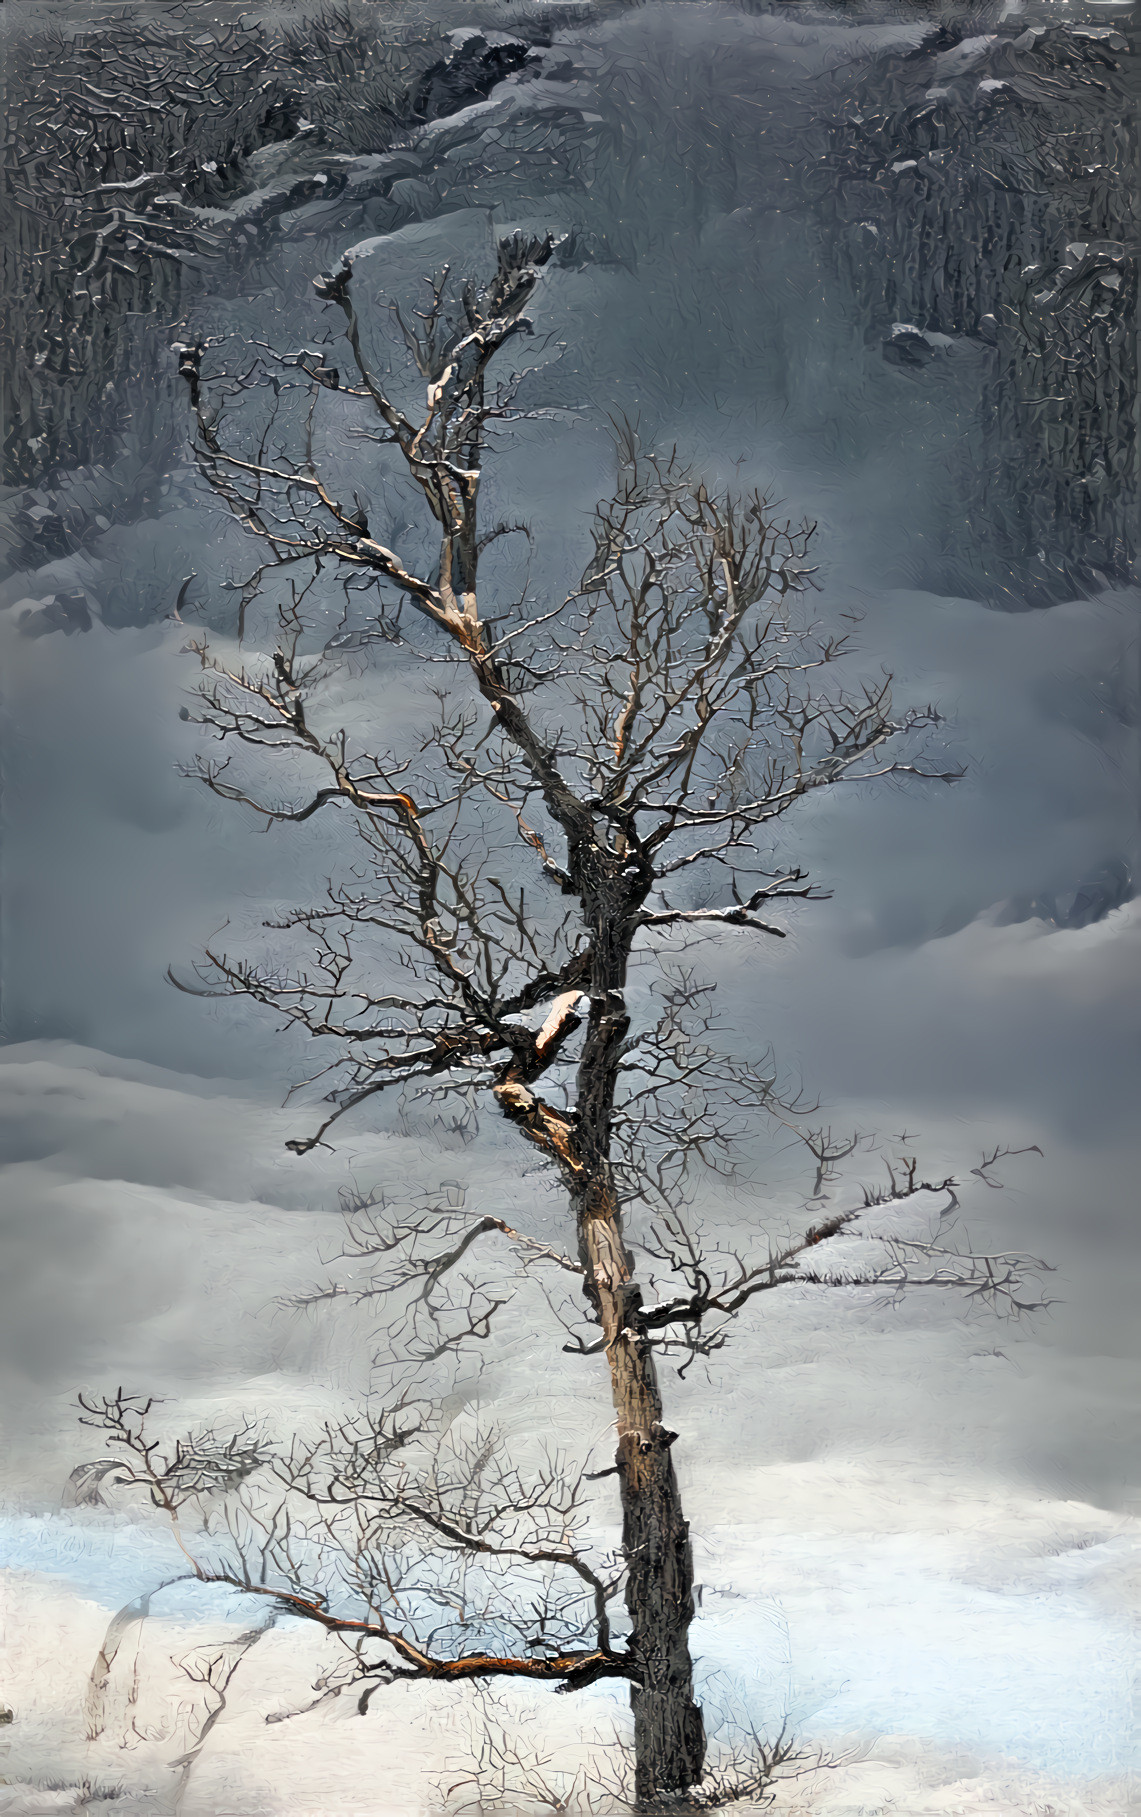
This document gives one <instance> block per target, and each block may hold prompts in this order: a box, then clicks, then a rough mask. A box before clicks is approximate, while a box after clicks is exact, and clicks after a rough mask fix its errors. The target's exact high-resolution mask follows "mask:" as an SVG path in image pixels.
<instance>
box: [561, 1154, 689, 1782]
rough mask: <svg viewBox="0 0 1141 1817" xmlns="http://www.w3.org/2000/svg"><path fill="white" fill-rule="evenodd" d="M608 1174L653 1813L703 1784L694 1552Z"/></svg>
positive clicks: (604, 1311)
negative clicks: (694, 1654) (692, 1639)
mask: <svg viewBox="0 0 1141 1817" xmlns="http://www.w3.org/2000/svg"><path fill="white" fill-rule="evenodd" d="M608 1171H609V1170H608V1169H607V1170H606V1174H605V1175H604V1177H603V1179H602V1180H599V1181H597V1182H596V1183H595V1185H594V1187H593V1188H592V1189H590V1190H588V1191H587V1192H586V1193H585V1194H584V1196H583V1199H582V1201H581V1203H580V1206H579V1237H580V1244H581V1252H582V1257H583V1263H584V1266H585V1267H586V1270H587V1283H588V1286H587V1291H588V1293H589V1294H590V1297H591V1299H592V1300H593V1301H594V1302H595V1304H596V1305H597V1308H598V1313H599V1317H600V1322H601V1325H602V1330H603V1333H604V1335H605V1338H606V1350H607V1355H608V1357H609V1360H610V1379H611V1387H612V1390H613V1395H614V1407H615V1411H616V1412H617V1415H618V1421H617V1425H618V1452H617V1458H616V1463H617V1469H618V1481H619V1486H620V1492H621V1498H622V1547H623V1551H624V1554H625V1557H626V1561H627V1581H626V1608H627V1610H628V1612H629V1616H630V1622H631V1634H630V1650H631V1652H632V1653H633V1654H634V1657H635V1658H636V1659H637V1661H638V1664H639V1666H640V1668H641V1683H640V1684H638V1685H635V1686H634V1687H633V1689H632V1691H631V1699H630V1701H631V1705H632V1708H633V1711H634V1750H635V1763H636V1764H635V1795H636V1797H637V1800H638V1803H639V1805H640V1806H650V1805H653V1804H657V1803H661V1802H663V1801H666V1802H668V1801H670V1800H673V1799H677V1798H679V1797H684V1795H685V1793H686V1792H687V1791H688V1790H689V1788H690V1786H692V1785H693V1784H694V1783H695V1782H696V1781H697V1780H699V1779H700V1778H701V1773H702V1764H703V1761H704V1757H705V1727H704V1724H703V1722H702V1719H701V1711H700V1709H699V1708H698V1706H697V1704H696V1703H695V1702H694V1700H693V1661H692V1660H691V1658H690V1653H689V1627H690V1623H691V1622H692V1620H693V1613H694V1608H693V1552H692V1548H691V1547H690V1543H689V1525H688V1523H687V1521H686V1520H685V1517H684V1515H683V1513H682V1506H681V1494H680V1491H679V1489H678V1483H677V1477H676V1475H675V1474H674V1467H673V1459H672V1458H671V1456H670V1446H671V1445H672V1443H673V1441H674V1439H675V1437H676V1436H677V1435H676V1433H673V1432H667V1431H666V1430H665V1428H664V1426H663V1425H662V1401H661V1392H660V1390H659V1387H658V1380H657V1371H656V1369H655V1367H654V1358H653V1352H652V1350H651V1349H650V1345H649V1341H648V1339H647V1337H646V1335H645V1333H644V1331H643V1330H642V1329H641V1322H640V1319H639V1312H640V1309H641V1301H642V1296H641V1290H640V1289H639V1288H638V1287H637V1286H636V1285H635V1284H634V1283H633V1282H632V1281H631V1278H630V1277H631V1274H632V1272H633V1270H632V1264H631V1259H630V1255H629V1252H628V1250H627V1249H626V1245H625V1243H624V1242H623V1239H622V1229H621V1222H620V1214H619V1209H618V1202H617V1198H616V1196H615V1193H614V1189H613V1185H612V1182H611V1181H610V1179H609V1178H608V1177H606V1176H608Z"/></svg>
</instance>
